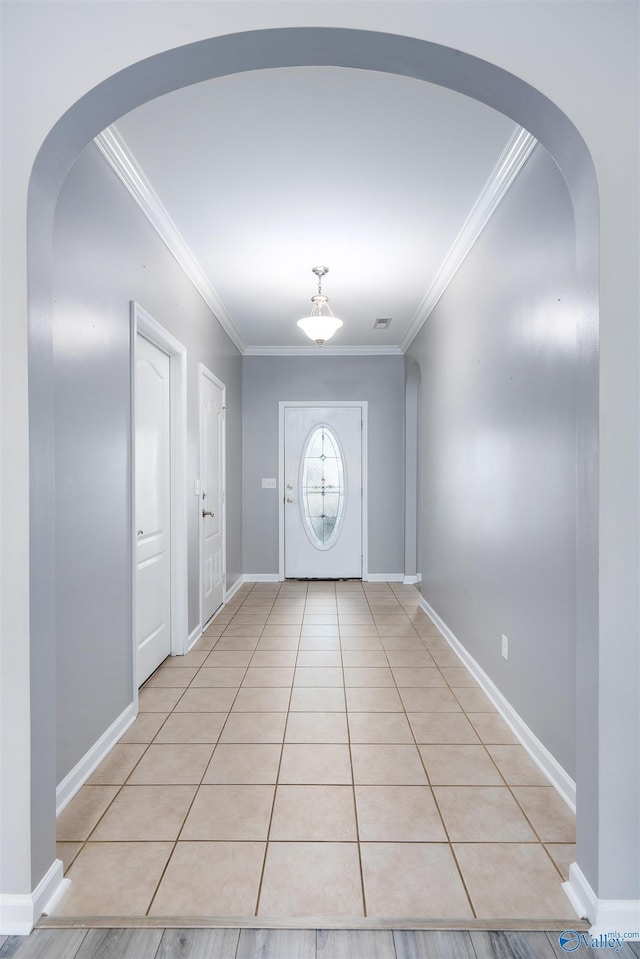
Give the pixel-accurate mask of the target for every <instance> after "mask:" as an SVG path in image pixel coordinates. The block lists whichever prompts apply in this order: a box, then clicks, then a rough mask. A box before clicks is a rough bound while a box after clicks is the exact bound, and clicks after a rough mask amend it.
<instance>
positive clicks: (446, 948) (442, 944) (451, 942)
mask: <svg viewBox="0 0 640 959" xmlns="http://www.w3.org/2000/svg"><path fill="white" fill-rule="evenodd" d="M558 937H559V933H558V932H557V931H556V932H544V931H533V932H525V931H491V930H401V929H394V930H391V929H384V930H370V929H317V930H315V929H196V928H193V929H190V928H185V929H160V928H159V929H148V928H147V929H144V928H119V929H108V928H93V929H36V930H34V932H32V933H31V935H30V936H26V937H25V936H7V937H0V959H560V957H562V956H566V955H567V953H566V952H564V951H563V950H562V948H561V947H560V945H559V940H558ZM585 949H586V946H584V947H583V946H581V947H580V951H582V952H584V950H585ZM604 954H605V955H607V954H611V955H616V956H621V957H622V959H640V942H634V943H630V942H626V943H624V945H623V946H622V949H621V950H620V951H619V952H617V951H615V950H607V951H606V952H605V953H604Z"/></svg>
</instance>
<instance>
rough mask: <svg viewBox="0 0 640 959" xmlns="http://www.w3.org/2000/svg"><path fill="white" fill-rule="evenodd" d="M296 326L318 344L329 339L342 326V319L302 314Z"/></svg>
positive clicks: (320, 344)
mask: <svg viewBox="0 0 640 959" xmlns="http://www.w3.org/2000/svg"><path fill="white" fill-rule="evenodd" d="M298 326H299V327H300V329H301V330H302V331H303V332H304V333H306V334H307V336H308V337H309V339H310V340H313V341H314V342H315V343H317V344H318V346H322V344H323V343H325V342H326V341H327V340H328V339H330V338H331V337H332V336H333V334H334V333H335V332H336V330H339V329H340V327H341V326H342V320H339V319H337V318H336V317H335V316H304V317H303V318H302V319H301V320H298Z"/></svg>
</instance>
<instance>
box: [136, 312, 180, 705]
mask: <svg viewBox="0 0 640 959" xmlns="http://www.w3.org/2000/svg"><path fill="white" fill-rule="evenodd" d="M130 330H131V349H130V356H131V448H130V456H131V507H132V518H134V517H135V481H136V464H135V438H136V434H135V430H136V409H135V395H136V394H135V382H136V381H135V373H136V336H137V334H138V333H140V335H141V336H144V338H145V339H147V340H149V342H150V343H153V345H154V346H157V347H158V349H160V350H162V351H163V352H164V353H166V354H167V355H168V357H169V361H170V376H171V380H170V391H169V397H170V416H171V549H170V562H171V655H172V656H183V655H184V654H185V653H186V652H187V643H188V633H189V627H188V609H189V606H188V578H187V577H188V572H187V495H186V493H187V445H186V444H187V348H186V346H183V345H182V343H180V342H179V340H177V339H176V338H175V337H174V336H172V334H171V333H169V332H168V330H165V328H164V327H163V326H161V325H160V323H158V321H157V320H155V319H154V318H153V317H152V316H151V315H150V314H149V313H147V311H146V310H145V309H143V308H142V307H141V306H140V304H139V303H136V302H135V300H132V301H131V324H130ZM135 549H136V537H135V519H134V522H132V524H131V572H132V577H131V579H132V591H131V635H132V643H131V651H132V656H133V702H134V704H135V706H136V710H137V708H138V677H137V668H136V562H135Z"/></svg>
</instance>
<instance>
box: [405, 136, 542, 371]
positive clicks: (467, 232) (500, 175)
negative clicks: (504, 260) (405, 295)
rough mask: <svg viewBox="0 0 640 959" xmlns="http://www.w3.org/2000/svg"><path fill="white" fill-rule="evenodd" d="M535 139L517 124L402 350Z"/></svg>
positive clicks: (436, 277) (447, 281)
mask: <svg viewBox="0 0 640 959" xmlns="http://www.w3.org/2000/svg"><path fill="white" fill-rule="evenodd" d="M537 142H538V141H537V140H536V138H535V137H533V136H532V135H531V134H530V133H528V132H527V131H526V130H523V129H522V127H516V129H515V131H514V133H513V135H512V136H511V139H510V140H509V142H508V143H507V145H506V147H505V148H504V150H503V151H502V154H501V156H500V159H499V160H498V162H497V164H496V166H495V167H494V169H493V171H492V173H491V175H490V177H489V179H488V180H487V182H486V183H485V185H484V187H483V188H482V192H481V193H480V196H479V197H478V199H477V200H476V202H475V203H474V205H473V207H472V209H471V212H470V213H469V216H468V217H467V219H466V221H465V222H464V224H463V226H462V229H461V230H460V232H459V233H458V235H457V237H456V238H455V240H454V241H453V244H452V246H451V248H450V250H449V252H448V253H447V255H446V256H445V258H444V260H443V261H442V264H441V266H440V269H439V270H438V272H437V273H436V275H435V277H434V279H433V282H432V283H431V286H430V287H429V289H428V290H427V292H426V293H425V295H424V298H423V299H422V302H421V303H420V306H419V307H418V309H417V310H416V312H415V314H414V316H413V319H412V320H411V323H410V325H409V329H408V331H407V333H406V335H405V337H404V339H403V340H402V343H401V344H400V348H401V350H402V352H403V353H406V351H407V350H408V349H409V347H410V346H411V344H412V342H413V341H414V339H415V338H416V336H417V335H418V333H419V332H420V330H421V329H422V327H423V325H424V323H425V322H426V320H427V318H428V316H429V314H430V313H431V312H432V310H433V309H434V308H435V306H436V304H437V302H438V300H439V299H440V297H441V296H442V294H443V293H444V291H445V290H446V289H447V287H448V286H449V284H450V283H451V281H452V279H453V278H454V276H455V275H456V273H457V272H458V270H459V269H460V267H461V266H462V263H463V262H464V260H465V258H466V257H467V256H468V255H469V253H470V252H471V248H472V247H473V245H474V243H475V242H476V240H477V239H478V237H479V236H480V234H481V233H482V231H483V230H484V228H485V226H486V225H487V223H488V222H489V220H490V219H491V217H492V215H493V213H494V212H495V210H496V208H497V207H498V204H499V203H500V201H501V200H502V198H503V197H504V195H505V193H506V192H507V190H508V189H509V187H510V186H511V184H512V183H513V181H514V180H515V178H516V177H517V175H518V173H520V170H521V169H522V168H523V166H524V165H525V163H526V162H527V160H528V159H529V157H530V156H531V153H532V151H533V148H534V147H535V146H536V144H537Z"/></svg>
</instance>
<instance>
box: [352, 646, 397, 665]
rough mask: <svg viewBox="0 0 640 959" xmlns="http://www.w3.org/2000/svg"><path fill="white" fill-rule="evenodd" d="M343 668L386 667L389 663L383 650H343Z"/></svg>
mask: <svg viewBox="0 0 640 959" xmlns="http://www.w3.org/2000/svg"><path fill="white" fill-rule="evenodd" d="M342 663H343V665H344V666H349V667H351V666H355V667H361V666H365V667H367V666H383V667H388V665H389V661H388V659H387V656H386V653H385V652H384V650H383V649H344V650H343V651H342Z"/></svg>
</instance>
